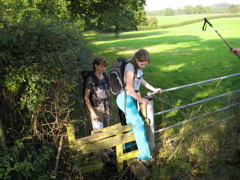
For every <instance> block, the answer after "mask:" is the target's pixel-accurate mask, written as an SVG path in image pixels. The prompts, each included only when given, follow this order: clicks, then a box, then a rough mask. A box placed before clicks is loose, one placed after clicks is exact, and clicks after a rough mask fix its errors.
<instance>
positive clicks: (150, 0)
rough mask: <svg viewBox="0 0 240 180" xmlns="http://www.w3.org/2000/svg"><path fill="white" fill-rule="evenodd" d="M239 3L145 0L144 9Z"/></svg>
mask: <svg viewBox="0 0 240 180" xmlns="http://www.w3.org/2000/svg"><path fill="white" fill-rule="evenodd" d="M225 2H226V3H228V4H240V1H239V0H201V1H199V0H146V6H145V10H147V11H156V10H163V9H166V8H171V9H178V8H183V7H184V6H187V5H190V6H193V7H195V6H197V5H202V6H209V5H212V4H216V3H225Z"/></svg>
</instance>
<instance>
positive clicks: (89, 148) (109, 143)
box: [74, 132, 135, 153]
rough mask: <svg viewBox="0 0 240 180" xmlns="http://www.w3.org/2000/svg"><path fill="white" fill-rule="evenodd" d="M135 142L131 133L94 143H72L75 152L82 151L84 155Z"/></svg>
mask: <svg viewBox="0 0 240 180" xmlns="http://www.w3.org/2000/svg"><path fill="white" fill-rule="evenodd" d="M131 141H135V137H134V134H133V132H128V133H125V134H119V135H117V136H113V137H110V138H106V139H102V140H99V141H95V142H89V143H87V144H82V143H80V144H78V141H76V142H75V143H74V146H75V148H76V150H84V151H83V152H84V153H90V152H98V151H100V150H102V149H107V148H110V147H114V146H116V145H118V144H124V143H127V142H131Z"/></svg>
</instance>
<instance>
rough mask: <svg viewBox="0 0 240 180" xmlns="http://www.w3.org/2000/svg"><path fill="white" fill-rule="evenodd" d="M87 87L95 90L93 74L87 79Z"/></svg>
mask: <svg viewBox="0 0 240 180" xmlns="http://www.w3.org/2000/svg"><path fill="white" fill-rule="evenodd" d="M85 89H90V91H92V90H93V78H92V76H89V77H88V78H87V80H86V84H85Z"/></svg>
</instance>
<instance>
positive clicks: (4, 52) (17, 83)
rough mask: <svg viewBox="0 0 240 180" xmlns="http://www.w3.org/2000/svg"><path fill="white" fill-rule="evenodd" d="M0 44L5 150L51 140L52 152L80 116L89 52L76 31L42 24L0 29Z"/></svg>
mask: <svg viewBox="0 0 240 180" xmlns="http://www.w3.org/2000/svg"><path fill="white" fill-rule="evenodd" d="M0 39H1V43H0V64H1V65H0V87H1V90H2V91H1V92H0V103H1V106H0V120H2V124H3V129H4V134H5V137H7V138H6V145H7V146H6V148H11V146H12V145H11V144H10V142H14V141H16V140H17V139H25V138H26V137H27V138H28V139H32V140H31V142H35V141H36V139H38V141H40V142H41V143H43V144H44V142H46V141H51V143H52V147H55V148H56V149H57V147H58V141H59V139H60V137H62V136H64V137H65V132H66V130H65V127H66V125H67V124H68V123H69V122H70V119H71V121H72V120H73V119H74V120H80V119H84V117H83V116H84V114H86V113H85V109H84V108H82V107H84V106H83V99H82V97H81V95H82V93H81V91H82V90H81V88H82V87H81V85H82V79H81V75H80V73H81V71H82V70H83V69H89V68H92V67H91V62H92V60H93V57H92V52H91V51H90V49H89V48H88V46H87V43H86V41H85V40H84V38H83V36H82V34H81V32H80V31H79V29H78V28H77V27H74V26H72V25H71V24H67V23H64V22H56V21H55V22H53V21H48V20H46V19H41V20H40V19H35V20H34V21H24V22H21V23H18V24H6V23H5V24H2V26H1V28H0ZM25 149H26V151H30V149H29V147H25ZM1 150H2V149H1ZM9 156H10V155H9ZM36 156H38V155H36ZM39 163H40V164H41V163H45V162H39ZM41 167H43V166H41V165H39V168H40V169H41ZM5 168H10V166H5ZM1 171H6V172H7V171H8V170H7V169H5V170H3V169H1ZM7 175H8V176H9V175H10V174H7Z"/></svg>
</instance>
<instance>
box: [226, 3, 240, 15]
mask: <svg viewBox="0 0 240 180" xmlns="http://www.w3.org/2000/svg"><path fill="white" fill-rule="evenodd" d="M227 11H228V12H229V13H233V14H236V13H238V12H240V7H239V6H237V5H234V4H231V5H230V6H229V7H228V8H227Z"/></svg>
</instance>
